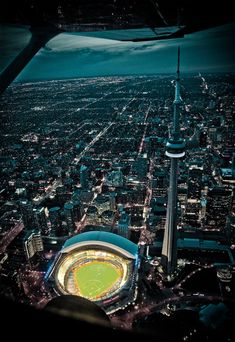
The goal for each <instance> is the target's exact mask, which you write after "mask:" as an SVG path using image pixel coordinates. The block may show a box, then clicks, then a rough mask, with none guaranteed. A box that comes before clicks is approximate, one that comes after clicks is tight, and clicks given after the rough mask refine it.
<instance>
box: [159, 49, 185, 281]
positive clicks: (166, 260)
mask: <svg viewBox="0 0 235 342" xmlns="http://www.w3.org/2000/svg"><path fill="white" fill-rule="evenodd" d="M181 103H182V99H181V96H180V48H178V66H177V77H176V81H175V99H174V103H173V107H174V117H173V127H172V131H171V134H170V137H169V140H168V142H167V144H166V155H167V156H168V157H169V158H170V160H171V165H170V184H169V188H168V203H167V216H166V226H165V233H164V239H163V245H162V257H161V263H162V266H163V268H164V271H165V273H166V274H167V275H170V274H172V273H173V272H174V270H175V267H176V264H177V237H176V234H177V184H178V159H180V158H182V157H183V156H184V155H185V142H184V140H183V139H182V138H181V137H180V125H179V114H180V106H181Z"/></svg>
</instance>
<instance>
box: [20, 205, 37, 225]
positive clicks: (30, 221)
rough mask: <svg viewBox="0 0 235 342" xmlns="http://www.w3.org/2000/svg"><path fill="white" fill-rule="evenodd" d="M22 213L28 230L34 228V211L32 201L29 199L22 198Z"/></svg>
mask: <svg viewBox="0 0 235 342" xmlns="http://www.w3.org/2000/svg"><path fill="white" fill-rule="evenodd" d="M19 206H20V213H21V215H22V220H23V223H24V227H25V229H26V230H32V229H34V228H35V227H34V224H35V222H34V212H33V205H32V202H30V201H28V200H22V201H20V203H19Z"/></svg>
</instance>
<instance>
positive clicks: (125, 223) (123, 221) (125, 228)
mask: <svg viewBox="0 0 235 342" xmlns="http://www.w3.org/2000/svg"><path fill="white" fill-rule="evenodd" d="M130 221H131V218H130V215H128V214H127V213H126V212H125V211H124V210H123V211H122V212H121V217H120V219H119V221H118V234H119V235H121V236H123V237H125V238H127V239H129V237H130V229H129V225H130Z"/></svg>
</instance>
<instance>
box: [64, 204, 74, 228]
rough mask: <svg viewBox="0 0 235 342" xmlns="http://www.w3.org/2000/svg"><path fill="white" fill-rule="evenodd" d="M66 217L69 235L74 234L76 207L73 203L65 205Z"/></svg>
mask: <svg viewBox="0 0 235 342" xmlns="http://www.w3.org/2000/svg"><path fill="white" fill-rule="evenodd" d="M64 216H65V221H66V225H67V228H68V232H69V234H72V233H74V229H75V224H74V206H73V203H72V202H67V203H65V204H64Z"/></svg>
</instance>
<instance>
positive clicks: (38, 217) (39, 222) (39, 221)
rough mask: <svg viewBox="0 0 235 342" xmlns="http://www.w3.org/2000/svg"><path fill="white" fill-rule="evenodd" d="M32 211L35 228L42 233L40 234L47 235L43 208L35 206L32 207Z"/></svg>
mask: <svg viewBox="0 0 235 342" xmlns="http://www.w3.org/2000/svg"><path fill="white" fill-rule="evenodd" d="M33 213H34V220H35V228H37V229H38V230H39V231H40V232H41V233H42V235H47V234H48V233H49V229H48V226H47V219H46V215H45V208H43V207H40V208H35V209H33Z"/></svg>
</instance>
